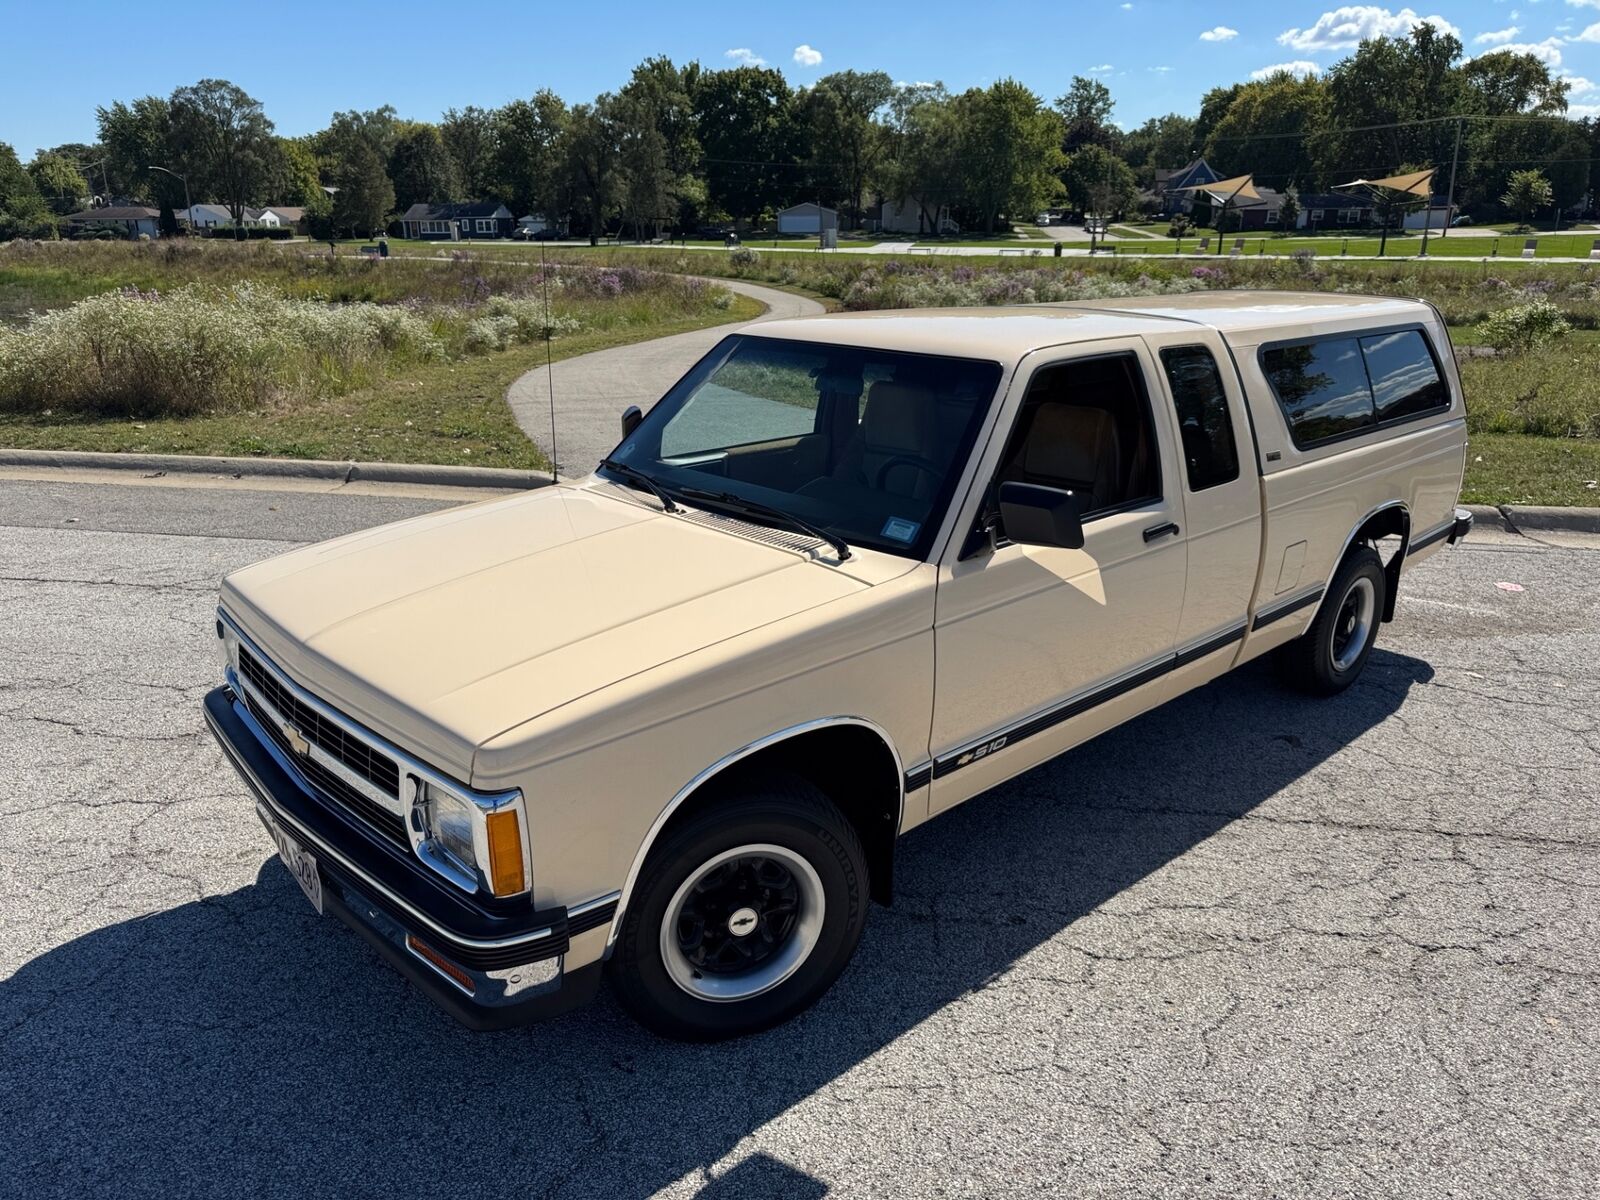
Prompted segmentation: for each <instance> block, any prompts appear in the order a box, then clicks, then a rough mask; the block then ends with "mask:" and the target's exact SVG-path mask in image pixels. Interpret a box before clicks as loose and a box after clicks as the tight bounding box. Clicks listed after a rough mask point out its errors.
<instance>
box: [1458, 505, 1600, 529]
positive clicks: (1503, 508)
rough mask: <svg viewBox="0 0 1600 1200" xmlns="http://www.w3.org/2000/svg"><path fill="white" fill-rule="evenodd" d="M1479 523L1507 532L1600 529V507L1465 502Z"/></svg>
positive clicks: (1464, 506) (1465, 506)
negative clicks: (1555, 506) (1557, 506)
mask: <svg viewBox="0 0 1600 1200" xmlns="http://www.w3.org/2000/svg"><path fill="white" fill-rule="evenodd" d="M1462 507H1463V508H1465V509H1466V510H1467V511H1468V512H1470V513H1471V514H1472V518H1473V520H1474V521H1475V522H1477V523H1478V524H1479V525H1489V526H1493V527H1494V528H1495V529H1500V530H1504V531H1505V532H1506V533H1519V532H1521V531H1522V530H1524V529H1550V530H1559V531H1561V532H1565V533H1600V508H1554V507H1551V506H1549V505H1540V504H1501V505H1498V506H1496V505H1490V504H1464V505H1462Z"/></svg>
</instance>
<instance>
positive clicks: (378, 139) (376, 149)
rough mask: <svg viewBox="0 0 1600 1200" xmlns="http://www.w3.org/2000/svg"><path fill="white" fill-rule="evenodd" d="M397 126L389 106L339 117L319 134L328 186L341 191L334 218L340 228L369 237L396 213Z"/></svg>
mask: <svg viewBox="0 0 1600 1200" xmlns="http://www.w3.org/2000/svg"><path fill="white" fill-rule="evenodd" d="M397 128H398V122H397V121H396V120H395V115H394V109H393V108H391V107H390V106H388V105H384V106H383V107H382V108H375V109H370V110H368V111H364V112H363V111H358V110H355V109H352V110H350V111H348V112H337V113H334V114H333V120H332V121H330V122H329V123H328V128H327V129H325V130H324V131H323V132H322V133H321V134H319V135H318V141H319V142H320V143H321V145H322V151H323V156H324V157H325V158H326V160H327V162H328V168H327V175H328V182H329V183H330V185H331V186H332V187H334V188H335V189H337V190H336V191H335V192H334V194H333V205H332V210H333V211H332V216H333V223H334V225H335V226H336V227H338V228H339V229H341V230H344V231H347V232H350V233H354V234H356V235H357V236H364V235H367V234H370V233H371V232H372V231H374V230H376V229H381V228H382V227H383V225H384V223H385V222H386V221H387V220H388V217H389V214H390V213H391V212H393V211H394V201H395V196H394V184H393V183H392V182H391V181H390V179H389V158H390V155H391V154H393V153H394V147H395V141H396V137H397Z"/></svg>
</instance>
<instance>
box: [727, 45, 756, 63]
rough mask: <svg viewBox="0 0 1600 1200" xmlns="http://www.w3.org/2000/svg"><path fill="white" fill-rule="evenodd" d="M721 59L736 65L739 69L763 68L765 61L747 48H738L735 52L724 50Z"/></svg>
mask: <svg viewBox="0 0 1600 1200" xmlns="http://www.w3.org/2000/svg"><path fill="white" fill-rule="evenodd" d="M722 57H723V58H726V59H727V60H728V61H730V62H734V63H738V64H739V65H740V66H741V67H764V66H766V65H767V60H766V59H764V58H762V57H761V56H760V55H758V54H757V53H756V52H755V51H754V50H752V49H750V47H749V46H740V47H739V48H738V49H736V50H724V51H723V52H722Z"/></svg>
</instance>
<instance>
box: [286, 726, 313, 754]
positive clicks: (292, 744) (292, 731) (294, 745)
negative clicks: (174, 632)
mask: <svg viewBox="0 0 1600 1200" xmlns="http://www.w3.org/2000/svg"><path fill="white" fill-rule="evenodd" d="M283 737H284V740H285V741H287V742H288V743H289V749H291V750H293V751H294V752H295V754H297V755H299V756H300V757H301V758H305V757H306V756H307V755H308V754H310V753H311V743H310V742H308V741H306V736H305V734H303V733H301V732H300V731H299V730H298V729H296V728H295V727H294V726H293V725H291V724H289V722H287V721H285V722H284V723H283Z"/></svg>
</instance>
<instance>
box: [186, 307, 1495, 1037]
mask: <svg viewBox="0 0 1600 1200" xmlns="http://www.w3.org/2000/svg"><path fill="white" fill-rule="evenodd" d="M622 428H623V437H622V440H621V442H620V443H619V444H618V446H617V447H616V449H615V450H613V451H612V453H611V455H610V456H609V457H608V458H607V459H606V460H605V462H604V463H603V464H602V465H601V467H600V468H599V470H598V471H597V472H596V473H595V474H593V475H591V476H589V477H587V478H585V479H582V480H578V481H573V482H564V483H561V484H558V485H556V486H551V487H545V488H542V489H537V490H534V491H530V492H527V493H525V494H520V495H517V496H513V497H510V498H506V499H497V500H492V501H487V502H484V503H480V504H476V505H472V506H469V507H465V508H458V509H454V510H449V511H444V512H438V513H433V514H430V515H427V516H423V517H419V518H415V519H412V520H409V521H404V522H401V523H400V524H397V525H392V526H388V527H386V528H381V529H375V530H368V531H366V532H362V533H357V534H352V535H350V536H348V537H343V538H339V539H336V540H334V541H331V542H327V543H324V544H322V545H319V546H313V547H309V548H304V549H297V550H293V551H290V552H289V553H287V554H283V555H280V556H278V557H276V558H272V559H268V560H266V561H264V562H261V563H258V564H256V565H254V566H250V567H246V568H244V569H243V570H239V571H235V572H234V573H232V574H231V575H229V576H228V577H227V578H226V579H225V580H224V581H223V586H222V596H221V602H220V605H219V608H218V610H217V621H216V630H217V636H218V639H219V645H220V648H221V654H222V663H223V675H224V681H223V683H222V685H221V686H219V687H218V688H217V689H215V690H214V691H212V692H211V693H210V695H208V696H207V697H206V700H205V716H206V719H207V721H208V723H209V725H210V727H211V729H212V731H213V732H214V733H215V734H216V737H217V739H218V741H219V742H220V744H221V745H222V747H223V749H224V750H225V751H226V753H227V756H228V757H229V759H231V761H232V762H233V763H234V765H235V766H236V767H237V768H238V770H239V772H240V773H241V775H242V776H243V777H244V779H245V781H246V782H247V783H248V784H249V787H250V789H251V790H252V791H253V793H254V795H255V803H256V809H257V812H258V814H259V815H260V818H261V820H262V822H263V824H264V825H265V826H266V828H267V829H268V831H269V832H270V833H271V835H272V838H273V840H274V842H275V843H276V845H277V847H278V849H279V852H280V854H281V856H282V857H283V859H284V862H285V863H286V865H287V866H288V867H289V869H290V871H291V872H292V873H293V875H294V876H295V878H296V879H297V880H299V882H300V884H301V886H302V887H303V889H304V890H305V892H306V894H307V896H308V897H309V898H310V900H311V902H312V903H313V904H314V905H315V906H316V907H317V908H318V909H319V910H320V911H324V912H331V913H333V914H335V915H337V916H338V917H340V918H341V919H342V920H344V921H345V922H347V923H349V924H350V925H352V926H353V927H354V928H356V929H357V930H358V931H360V932H361V933H362V935H363V936H364V937H365V938H366V939H367V940H368V941H369V942H370V943H371V944H372V945H374V946H375V947H377V949H378V950H379V951H380V952H381V953H382V954H383V955H384V957H385V958H386V959H388V960H389V961H390V962H391V963H392V964H394V965H395V966H396V967H397V968H398V969H399V970H400V972H401V973H402V974H404V975H405V976H406V977H408V978H409V979H410V980H412V981H413V982H414V983H415V984H416V985H417V986H419V987H420V988H422V990H424V991H425V992H426V993H427V994H428V995H429V996H431V997H432V998H433V999H434V1000H435V1001H437V1002H438V1003H439V1004H441V1005H442V1006H443V1007H445V1008H446V1009H448V1010H449V1011H450V1012H451V1013H453V1014H454V1015H455V1016H456V1017H457V1018H459V1019H460V1020H461V1021H463V1022H465V1023H467V1024H469V1025H472V1026H475V1027H491V1026H500V1025H505V1024H511V1023H515V1022H518V1021H524V1020H529V1019H533V1018H537V1017H542V1016H547V1015H550V1014H553V1013H556V1012H560V1011H563V1010H565V1009H568V1008H570V1007H572V1006H574V1005H576V1004H579V1003H582V1002H583V1001H585V1000H587V999H588V998H589V997H590V996H591V995H592V994H593V992H594V990H595V988H596V986H597V985H598V983H599V981H600V978H601V975H602V972H604V973H605V974H606V975H608V976H609V978H610V980H611V982H612V985H613V986H614V988H615V991H616V994H617V995H618V997H619V998H620V999H621V1001H622V1003H623V1004H624V1005H625V1006H626V1007H627V1009H628V1010H629V1011H630V1012H631V1013H633V1014H634V1015H635V1016H636V1017H637V1018H638V1019H639V1020H641V1021H642V1022H643V1023H644V1024H646V1025H647V1026H649V1027H650V1028H652V1029H655V1030H657V1031H659V1032H661V1033H663V1034H666V1035H670V1036H674V1037H682V1038H693V1039H712V1038H720V1037H728V1036H732V1035H737V1034H743V1033H748V1032H751V1031H753V1030H757V1029H761V1028H764V1027H767V1026H770V1025H772V1024H774V1023H776V1022H779V1021H782V1020H785V1019H786V1018H788V1017H790V1016H792V1015H794V1014H795V1013H797V1012H799V1011H800V1010H802V1009H804V1008H805V1007H806V1006H808V1005H810V1004H811V1003H812V1002H814V1001H815V1000H816V999H817V998H818V997H819V996H820V995H822V993H823V992H824V991H826V990H827V989H828V987H829V986H830V985H831V984H832V983H833V982H834V980H835V979H836V978H837V977H838V976H839V974H840V972H841V971H843V969H844V967H845V965H846V963H847V962H848V961H849V960H850V958H851V955H852V954H853V952H854V950H855V948H856V944H857V942H858V940H859V939H860V937H861V932H862V928H863V926H864V924H865V922H866V919H867V914H868V908H869V902H871V901H877V902H879V903H884V904H887V903H889V902H890V899H891V897H892V893H893V888H894V861H895V845H896V841H897V839H898V838H899V836H900V835H901V834H903V833H905V832H906V831H907V830H909V829H911V828H913V827H915V826H917V825H919V824H921V823H922V822H924V821H927V820H929V819H931V818H933V817H935V816H937V815H939V814H940V813H943V812H946V811H948V810H949V809H951V808H953V807H954V806H956V805H958V804H960V803H962V802H964V801H966V800H968V799H970V798H972V797H973V796H976V795H978V794H980V793H982V792H984V791H986V790H988V789H989V788H992V787H994V786H995V785H996V784H999V783H1001V782H1002V781H1004V780H1006V779H1009V778H1011V777H1012V776H1015V775H1017V774H1018V773H1020V772H1022V771H1026V770H1028V769H1029V768H1031V767H1034V766H1036V765H1038V764H1039V763H1041V762H1044V761H1045V760H1047V759H1049V758H1052V757H1053V756H1055V755H1058V754H1060V753H1062V752H1063V751H1065V750H1067V749H1069V748H1071V747H1072V746H1075V745H1077V744H1079V743H1081V742H1083V741H1085V740H1086V739H1088V738H1092V737H1094V736H1096V735H1097V734H1099V733H1102V732H1104V731H1105V730H1107V729H1110V728H1112V727H1113V726H1115V725H1118V724H1120V723H1121V722H1124V721H1127V720H1129V719H1130V718H1132V717H1135V716H1138V715H1139V714H1141V713H1144V712H1147V711H1149V710H1150V709H1153V708H1155V707H1157V706H1159V705H1161V704H1163V703H1164V702H1166V701H1167V700H1170V699H1172V698H1173V697H1175V696H1178V695H1180V694H1182V693H1184V692H1187V691H1189V690H1190V689H1193V688H1197V687H1200V686H1202V685H1203V684H1206V683H1208V682H1210V681H1211V680H1214V679H1216V678H1218V677H1219V676H1221V675H1223V674H1224V673H1226V672H1228V671H1230V670H1232V669H1234V668H1235V667H1238V666H1240V665H1241V664H1243V663H1247V662H1250V661H1252V660H1255V659H1259V658H1261V657H1262V656H1264V655H1272V656H1274V657H1275V658H1276V659H1277V661H1278V664H1279V666H1280V667H1281V669H1282V672H1283V674H1284V677H1285V678H1286V679H1287V680H1288V681H1290V682H1291V683H1293V684H1294V685H1296V686H1298V687H1300V688H1303V689H1305V690H1307V691H1310V692H1312V693H1315V694H1318V695H1323V696H1331V695H1334V694H1336V693H1338V692H1340V691H1342V690H1343V689H1345V688H1347V687H1349V686H1350V685H1351V684H1352V683H1354V682H1355V681H1356V680H1357V679H1358V678H1359V677H1360V676H1361V673H1362V670H1363V668H1364V667H1365V665H1366V663H1367V661H1368V657H1369V656H1370V655H1371V653H1372V650H1373V645H1374V643H1375V641H1376V639H1377V636H1378V631H1379V628H1380V627H1381V625H1382V624H1383V622H1385V621H1388V620H1390V619H1391V618H1392V617H1393V615H1394V611H1395V597H1396V595H1397V592H1398V589H1399V588H1400V586H1401V584H1402V580H1403V578H1404V573H1405V572H1406V571H1407V570H1409V569H1410V568H1411V567H1412V566H1414V565H1416V564H1417V563H1419V562H1421V561H1422V560H1424V559H1426V558H1427V557H1428V556H1429V555H1432V554H1434V553H1436V552H1437V551H1438V550H1439V549H1440V548H1441V547H1442V546H1444V545H1445V544H1447V543H1452V542H1455V541H1457V540H1459V539H1460V538H1461V537H1463V536H1464V535H1465V534H1466V533H1467V531H1468V529H1469V527H1470V524H1471V517H1470V516H1469V515H1467V514H1466V513H1465V512H1463V511H1462V510H1460V509H1457V508H1456V507H1455V502H1456V499H1457V496H1458V493H1459V490H1460V486H1461V478H1462V470H1463V465H1464V454H1465V446H1466V432H1465V421H1464V413H1463V407H1462V397H1461V390H1460V383H1459V380H1458V378H1457V374H1456V369H1455V365H1454V360H1453V358H1452V356H1451V352H1450V344H1449V340H1448V337H1447V334H1446V332H1445V326H1444V322H1443V320H1442V319H1441V318H1440V316H1439V314H1438V312H1437V310H1435V309H1434V308H1433V307H1432V306H1431V305H1428V304H1425V303H1422V302H1417V301H1410V300H1399V299H1392V298H1386V297H1364V296H1353V295H1342V294H1331V293H1330V294H1297V293H1275V292H1245V291H1227V292H1198V293H1192V294H1188V295H1182V296H1162V297H1153V298H1147V299H1118V300H1106V301H1101V302H1095V303H1077V304H1062V305H1038V306H1022V307H1012V308H983V309H976V310H964V309H950V310H927V311H915V312H871V313H849V314H831V315H827V316H819V317H810V318H803V319H798V320H785V321H774V322H770V323H767V324H764V325H761V326H759V327H757V328H755V329H753V330H750V331H746V332H739V333H734V334H731V335H729V336H728V337H726V338H725V339H723V341H722V342H720V343H719V344H718V345H717V346H716V348H715V349H714V350H712V351H711V352H710V353H709V354H708V355H707V356H706V357H705V358H704V359H702V360H701V361H700V363H699V364H698V365H697V366H695V367H694V368H693V369H692V370H691V371H690V372H689V373H688V374H687V375H686V376H685V377H684V378H683V379H682V380H680V381H679V382H678V383H677V384H676V385H674V387H673V388H672V389H671V390H670V391H669V392H668V393H667V394H666V396H664V397H663V398H662V399H661V400H660V401H659V402H658V403H657V404H656V405H655V406H654V407H653V408H652V409H651V411H650V412H649V413H648V414H645V415H642V416H641V414H640V412H639V410H638V409H637V408H631V409H629V410H628V412H626V413H625V414H623V419H622ZM1216 736H1217V737H1219V738H1227V737H1230V736H1232V731H1230V730H1228V729H1226V728H1222V727H1219V728H1218V729H1217V730H1216ZM1217 783H1218V786H1222V787H1225V786H1227V784H1226V781H1217ZM929 886H933V885H929V884H927V883H926V882H924V884H923V885H922V889H921V890H927V888H928V887H929Z"/></svg>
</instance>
